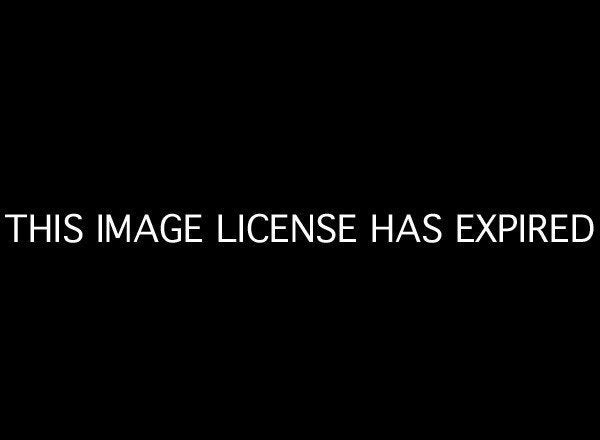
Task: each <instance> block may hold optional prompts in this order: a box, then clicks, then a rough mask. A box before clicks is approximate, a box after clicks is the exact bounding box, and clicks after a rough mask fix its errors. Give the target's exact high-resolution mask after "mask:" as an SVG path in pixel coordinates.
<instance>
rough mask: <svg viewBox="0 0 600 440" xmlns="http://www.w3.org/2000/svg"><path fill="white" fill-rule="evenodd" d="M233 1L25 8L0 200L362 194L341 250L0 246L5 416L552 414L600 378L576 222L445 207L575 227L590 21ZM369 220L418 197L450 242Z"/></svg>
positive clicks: (216, 203) (445, 421)
mask: <svg viewBox="0 0 600 440" xmlns="http://www.w3.org/2000/svg"><path fill="white" fill-rule="evenodd" d="M52 12H57V11H52ZM153 12H157V11H153ZM163 12H164V11H163ZM247 12H248V14H247V13H246V12H240V11H239V10H237V9H236V11H233V10H232V11H228V12H227V13H225V14H224V15H223V14H221V15H216V14H215V13H214V12H212V11H211V12H207V11H204V12H195V13H193V14H190V15H188V14H186V13H184V12H183V11H180V12H177V13H175V15H173V16H171V15H170V14H169V15H167V14H166V13H165V15H164V16H163V14H162V12H161V14H159V15H160V18H156V16H155V15H152V17H150V16H147V15H146V13H145V12H144V13H141V12H140V11H137V12H136V13H133V14H127V15H126V14H125V13H124V12H122V13H119V14H114V16H112V15H111V16H110V17H107V18H102V19H100V18H99V17H100V15H97V14H100V12H97V13H96V12H95V13H94V14H92V15H85V19H83V18H82V16H78V18H77V19H75V18H74V19H66V22H65V23H63V22H62V21H57V20H50V19H48V16H46V17H45V16H44V14H43V13H41V14H40V16H36V17H35V19H34V18H33V15H36V14H34V13H33V12H32V11H30V12H28V14H26V15H25V16H23V17H24V19H25V20H24V21H19V23H18V24H16V25H15V26H14V29H10V30H8V31H7V39H6V44H5V52H4V55H3V66H4V67H3V70H4V72H3V73H4V74H5V79H4V80H3V85H4V87H3V96H4V99H3V110H4V111H3V124H2V125H3V133H4V136H3V137H4V142H3V156H4V158H3V160H2V173H1V176H2V177H1V179H2V201H1V202H2V205H1V206H2V213H3V214H4V213H5V212H31V213H42V212H43V213H67V212H79V213H83V214H86V215H87V216H89V215H92V214H94V213H96V212H105V211H107V210H110V211H113V212H124V211H131V212H151V213H153V214H155V215H158V214H160V213H163V212H169V211H175V212H179V213H186V212H190V213H202V214H204V215H205V216H206V217H208V218H210V217H211V216H214V215H215V214H216V213H217V212H222V211H229V212H237V211H239V210H243V211H246V212H252V211H256V212H288V213H292V212H294V213H319V212H325V211H328V212H334V213H335V212H356V213H359V215H361V243H360V244H359V245H348V246H342V245H338V246H331V247H326V248H323V247H321V248H317V247H291V246H285V245H283V246H275V245H273V246H268V247H262V248H252V247H244V248H234V249H232V248H227V249H225V248H218V247H216V246H214V245H210V244H207V245H206V246H199V247H175V248H164V247H158V248H154V247H152V246H138V247H129V248H128V247H126V246H124V247H117V248H115V247H111V248H102V247H98V246H95V245H94V244H93V243H88V244H83V245H81V246H76V247H63V246H54V247H53V246H39V247H35V248H31V247H27V246H23V247H20V246H10V245H9V243H8V242H7V240H4V242H3V245H2V254H3V257H5V258H3V263H2V264H3V270H2V273H3V278H4V282H3V284H4V285H5V286H6V287H5V288H3V289H2V291H3V295H2V301H3V303H4V304H3V307H2V311H3V314H4V315H5V319H3V324H4V327H5V331H4V338H3V339H4V341H5V347H6V348H5V355H6V356H5V358H6V362H5V365H7V366H8V367H9V370H10V373H9V374H8V375H7V376H6V382H7V384H8V385H9V386H10V388H11V389H13V388H14V389H15V393H14V394H11V396H14V397H11V404H10V408H11V412H12V413H13V414H15V415H20V416H23V414H31V410H32V409H34V408H35V409H38V410H40V411H39V412H40V413H41V414H45V415H46V417H47V418H45V419H44V420H47V421H46V422H44V423H49V424H52V425H57V426H63V423H67V424H71V423H73V420H74V419H77V420H78V421H83V422H88V423H86V425H87V426H88V427H89V426H99V427H107V426H109V425H112V422H113V421H123V420H128V421H131V420H133V421H134V425H136V426H138V427H148V426H150V427H152V428H153V429H158V426H157V425H160V426H163V427H165V428H166V429H167V430H168V431H171V430H174V429H176V428H180V427H181V426H183V425H184V424H183V422H184V421H191V422H192V423H193V424H201V426H198V427H200V428H202V427H203V426H204V425H203V423H205V420H207V419H208V420H210V421H212V422H213V423H214V422H216V423H217V424H218V425H219V426H221V427H222V429H225V430H230V429H239V428H242V429H251V428H255V427H256V428H261V429H266V428H269V429H273V428H274V427H275V426H276V425H278V424H279V423H281V422H283V423H282V424H283V426H284V427H285V428H286V429H287V430H286V431H282V432H288V431H290V430H291V431H295V430H298V429H306V430H308V432H314V431H313V430H312V429H313V428H312V427H313V426H315V422H317V423H318V422H323V421H328V422H330V423H329V426H330V428H329V429H331V430H332V431H331V432H337V430H340V429H344V428H350V429H357V430H358V429H359V428H363V429H365V430H366V431H365V432H372V431H373V430H375V429H383V428H384V427H386V426H387V425H388V424H389V423H391V424H392V426H395V427H396V428H399V427H400V428H401V427H403V426H407V427H408V425H404V424H403V423H405V422H401V421H402V420H407V419H408V420H410V421H412V422H413V423H416V424H418V425H420V426H421V427H422V428H423V429H426V430H431V429H440V428H441V429H455V428H460V429H465V428H467V427H469V428H471V429H473V428H474V427H475V425H477V424H478V423H481V422H483V425H484V426H485V427H486V428H487V429H488V430H490V429H491V430H497V429H507V430H509V432H512V431H510V430H511V429H512V428H511V427H512V426H514V423H515V422H522V421H525V420H528V421H532V420H533V421H534V423H532V424H531V426H532V428H533V429H540V427H548V426H551V427H553V428H556V429H557V428H558V426H557V425H559V424H560V425H561V426H563V427H566V428H568V429H573V424H572V423H573V419H572V418H571V416H572V415H573V414H576V415H577V417H578V418H579V420H580V421H581V420H583V419H584V418H585V417H586V414H588V411H589V409H586V408H587V405H586V403H585V402H586V396H589V395H590V394H591V393H592V390H593V389H595V388H594V385H593V381H592V375H591V372H592V371H593V369H594V366H595V365H596V364H595V363H594V362H592V359H593V356H592V355H593V348H594V347H593V341H594V339H595V338H596V336H597V327H598V326H597V322H596V320H595V314H596V310H597V304H596V301H595V299H594V297H593V295H594V293H595V290H597V289H596V287H595V284H594V283H593V281H595V279H594V269H595V266H596V262H597V253H596V247H597V238H595V239H594V242H593V243H590V244H587V245H560V244H559V245H552V246H544V245H541V246H522V245H521V246H518V245H515V244H508V245H506V246H486V245H482V246H460V245H458V244H456V243H455V242H454V241H455V240H454V238H455V236H454V225H453V218H454V216H455V215H456V214H457V213H460V212H477V213H487V214H490V213H512V214H518V213H530V212H531V213H545V214H549V213H585V214H588V215H592V216H593V217H594V218H595V220H596V221H597V212H598V211H597V208H596V207H595V205H596V203H595V200H596V199H595V195H594V193H593V188H594V187H595V186H596V184H595V180H596V179H595V178H594V177H595V174H594V161H593V159H592V154H593V152H592V147H593V146H594V145H596V144H597V135H596V133H595V130H594V128H595V121H596V118H597V108H596V107H595V102H596V101H597V85H596V84H595V82H594V81H593V78H595V77H597V69H596V68H595V66H594V65H593V54H594V52H593V49H594V47H593V46H592V44H591V43H592V40H591V39H589V38H590V36H589V35H588V33H591V32H592V29H591V28H589V27H588V26H587V25H586V24H585V23H584V22H583V21H582V19H581V18H580V17H575V18H569V17H567V16H566V15H565V16H563V17H561V19H560V20H559V21H556V19H553V20H550V19H549V18H543V17H542V16H541V15H540V14H539V13H536V14H532V15H527V17H526V18H524V17H525V13H524V11H521V13H520V14H516V15H514V16H513V15H510V14H509V16H506V15H504V14H500V11H496V12H494V13H487V12H483V11H481V13H480V15H477V13H476V12H475V11H469V14H466V11H445V12H441V11H427V12H425V13H420V14H416V13H414V12H412V11H404V12H397V11H395V12H393V13H392V12H385V11H380V12H376V13H374V14H371V13H369V14H367V13H366V11H353V12H354V14H351V15H347V14H346V13H344V14H338V13H332V14H328V15H327V17H326V18H325V14H324V11H321V13H319V14H308V16H307V15H306V14H303V13H301V11H295V12H293V13H284V12H283V11H281V12H280V13H276V12H275V11H272V10H270V11H269V13H268V14H267V13H266V12H265V11H262V12H261V11H255V10H253V11H247ZM305 12H306V11H305ZM338 12H339V11H338ZM446 12H448V13H449V12H453V13H454V15H446ZM538 12H539V11H538ZM69 13H70V14H73V13H74V12H73V11H70V12H69ZM250 13H253V14H251V15H249V14H250ZM75 14H76V13H75ZM278 14H280V15H278ZM470 14H474V15H470ZM184 16H185V18H184ZM69 17H70V15H69ZM102 17H104V15H102ZM257 17H259V18H260V19H259V18H257ZM517 17H518V18H517ZM63 18H65V16H64V15H63ZM375 212H376V213H380V214H387V213H395V214H405V213H413V214H423V213H428V212H438V213H440V214H441V215H443V217H444V219H445V220H446V221H447V225H448V227H447V228H445V229H444V233H445V238H444V241H443V243H441V244H440V245H438V246H420V247H417V246H413V245H411V244H410V243H407V244H406V245H401V246H394V247H377V248H376V247H374V246H371V245H369V244H368V238H369V234H368V229H367V228H366V225H368V223H364V221H365V220H368V218H369V215H370V214H371V213H375ZM363 229H366V232H365V231H363ZM3 233H5V231H3ZM4 237H6V235H4ZM54 411H56V412H58V413H61V414H63V416H62V417H54V416H52V414H53V412H54ZM36 413H38V412H36ZM40 417H41V416H40ZM173 417H174V418H173ZM40 420H41V419H40ZM92 423H93V424H92ZM578 425H579V423H578ZM48 426H50V425H48ZM133 429H139V428H135V427H134V428H133Z"/></svg>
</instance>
